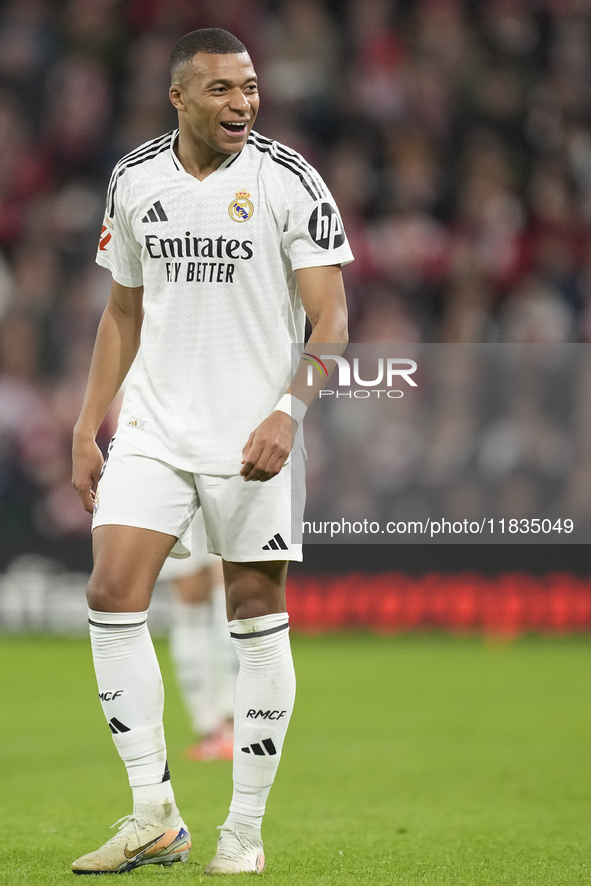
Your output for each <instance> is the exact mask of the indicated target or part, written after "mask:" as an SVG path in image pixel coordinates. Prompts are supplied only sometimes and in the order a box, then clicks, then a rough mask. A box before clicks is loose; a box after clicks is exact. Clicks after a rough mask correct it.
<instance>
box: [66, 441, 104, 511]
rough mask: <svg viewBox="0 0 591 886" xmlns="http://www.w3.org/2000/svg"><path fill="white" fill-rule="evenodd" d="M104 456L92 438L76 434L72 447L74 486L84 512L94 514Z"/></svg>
mask: <svg viewBox="0 0 591 886" xmlns="http://www.w3.org/2000/svg"><path fill="white" fill-rule="evenodd" d="M103 462H104V459H103V454H102V452H101V451H100V449H99V448H98V446H97V445H96V441H95V440H94V438H91V437H81V436H79V435H77V434H76V433H75V434H74V442H73V446H72V485H73V486H74V488H75V490H76V492H77V493H78V495H79V496H80V499H81V501H82V504H83V505H84V510H85V511H88V513H89V514H92V512H93V509H94V501H95V496H96V487H97V485H98V481H99V477H100V475H101V471H102V469H103Z"/></svg>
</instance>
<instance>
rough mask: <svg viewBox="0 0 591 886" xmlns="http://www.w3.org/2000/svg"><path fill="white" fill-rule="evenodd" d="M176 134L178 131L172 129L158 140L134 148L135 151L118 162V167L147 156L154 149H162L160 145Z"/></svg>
mask: <svg viewBox="0 0 591 886" xmlns="http://www.w3.org/2000/svg"><path fill="white" fill-rule="evenodd" d="M176 132H177V130H176V129H171V130H170V132H166V133H165V134H164V135H159V136H158V138H153V139H152V140H151V141H149V142H145V143H144V144H143V145H140V146H139V148H134V149H133V151H130V152H129V153H128V154H125V156H124V157H122V158H121V159H120V160H119V161H118V162H117V164H116V167H117V166H120V165H122V164H125V163H127V161H128V160H134V159H135V158H136V157H141V156H142V154H146V153H147V152H148V151H152V150H153V149H154V148H158V147H160V145H162V144H164V143H165V142H167V141H169V140H170V137H171V136H172V135H174V134H175V133H176Z"/></svg>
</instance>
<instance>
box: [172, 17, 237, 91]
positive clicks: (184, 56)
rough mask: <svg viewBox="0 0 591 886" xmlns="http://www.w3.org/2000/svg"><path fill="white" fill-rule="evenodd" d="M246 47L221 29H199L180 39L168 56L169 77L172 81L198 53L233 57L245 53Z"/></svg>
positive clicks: (232, 35)
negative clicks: (180, 69)
mask: <svg viewBox="0 0 591 886" xmlns="http://www.w3.org/2000/svg"><path fill="white" fill-rule="evenodd" d="M246 51H247V50H246V46H245V45H244V43H242V42H241V41H240V40H239V39H238V37H235V36H234V34H230V32H229V31H224V29H223V28H200V29H199V30H198V31H191V32H190V33H189V34H185V36H184V37H181V39H180V40H179V42H178V43H177V45H176V46H175V47H174V49H173V50H172V54H171V56H170V75H171V78H172V80H173V81H174V80H175V78H176V76H177V74H178V70H179V68H181V67H182V66H183V65H186V64H187V63H188V62H190V61H191V59H192V58H193V56H194V55H196V54H197V53H198V52H208V53H211V54H212V55H234V54H240V53H242V52H246Z"/></svg>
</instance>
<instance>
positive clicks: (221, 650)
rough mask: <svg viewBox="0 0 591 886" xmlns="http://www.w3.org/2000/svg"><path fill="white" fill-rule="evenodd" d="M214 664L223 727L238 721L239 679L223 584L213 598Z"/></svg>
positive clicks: (214, 685) (216, 590)
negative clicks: (236, 698)
mask: <svg viewBox="0 0 591 886" xmlns="http://www.w3.org/2000/svg"><path fill="white" fill-rule="evenodd" d="M211 615H212V629H211V637H212V642H211V660H212V673H213V689H214V699H215V703H216V708H217V716H218V721H219V724H220V725H222V724H223V723H224V722H226V721H228V720H232V719H233V717H234V695H235V693H236V679H237V677H238V665H239V662H238V656H237V655H236V652H235V650H234V645H233V643H232V640H231V639H230V632H229V630H228V617H227V615H226V592H225V589H224V585H223V582H222V583H220V584H217V585H216V586H215V587H214V589H213V592H212V596H211Z"/></svg>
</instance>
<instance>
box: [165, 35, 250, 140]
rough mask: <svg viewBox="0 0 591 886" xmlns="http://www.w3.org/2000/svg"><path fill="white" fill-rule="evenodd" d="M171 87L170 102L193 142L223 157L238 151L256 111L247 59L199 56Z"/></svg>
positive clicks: (248, 131)
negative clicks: (180, 81)
mask: <svg viewBox="0 0 591 886" xmlns="http://www.w3.org/2000/svg"><path fill="white" fill-rule="evenodd" d="M180 79H182V83H180V84H173V85H172V86H171V87H170V100H171V101H172V103H173V105H174V106H175V108H176V109H177V110H178V111H179V115H180V116H184V119H185V123H186V125H187V127H188V128H189V130H190V132H191V134H192V136H193V138H194V139H195V141H196V142H197V143H200V144H202V145H203V146H204V147H205V146H208V147H209V148H210V149H213V150H214V151H216V152H219V153H222V154H235V153H237V152H238V151H241V150H242V148H243V147H244V145H245V144H246V139H247V138H248V135H249V133H250V130H251V129H252V126H253V123H254V121H255V118H256V115H257V113H258V110H259V94H258V91H257V78H256V74H255V71H254V68H253V66H252V62H251V60H250V57H249V56H248V54H247V53H246V52H244V53H241V54H239V55H213V54H211V53H205V52H198V53H197V55H194V56H193V59H192V61H191V65H190V67H188V68H186V69H185V71H184V72H183V76H182V78H180Z"/></svg>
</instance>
